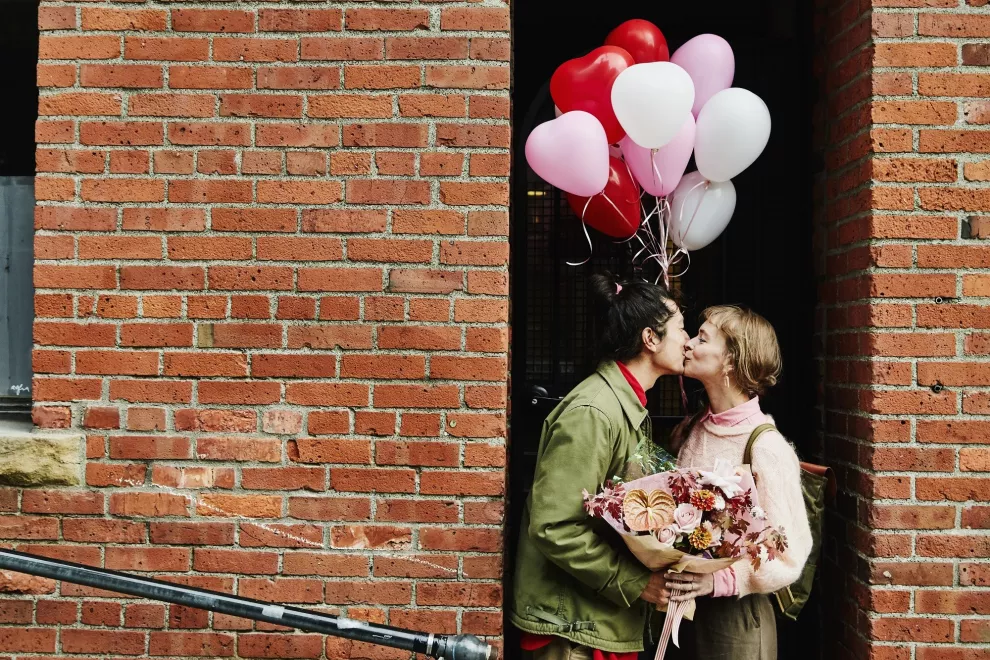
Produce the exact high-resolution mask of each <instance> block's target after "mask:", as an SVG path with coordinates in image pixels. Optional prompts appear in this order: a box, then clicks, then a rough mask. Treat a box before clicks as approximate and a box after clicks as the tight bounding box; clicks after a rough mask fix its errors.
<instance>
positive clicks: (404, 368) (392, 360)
mask: <svg viewBox="0 0 990 660" xmlns="http://www.w3.org/2000/svg"><path fill="white" fill-rule="evenodd" d="M340 375H341V377H342V378H362V379H363V378H376V379H383V380H390V379H413V380H419V379H423V378H425V376H426V358H424V357H423V356H421V355H407V356H396V355H374V354H371V355H355V354H347V355H345V356H344V357H343V359H342V361H341V366H340Z"/></svg>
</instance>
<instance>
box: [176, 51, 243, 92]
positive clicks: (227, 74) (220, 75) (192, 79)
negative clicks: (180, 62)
mask: <svg viewBox="0 0 990 660" xmlns="http://www.w3.org/2000/svg"><path fill="white" fill-rule="evenodd" d="M231 59H232V60H234V61H236V60H237V58H231ZM253 80H254V76H253V74H252V71H251V69H250V68H246V67H232V66H170V67H169V69H168V85H169V87H170V88H172V89H206V90H215V89H251V87H252V86H253V84H254V83H253Z"/></svg>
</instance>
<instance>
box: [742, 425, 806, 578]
mask: <svg viewBox="0 0 990 660" xmlns="http://www.w3.org/2000/svg"><path fill="white" fill-rule="evenodd" d="M752 469H753V473H754V474H755V475H756V480H757V481H756V491H757V496H758V498H759V505H760V506H761V507H762V508H763V510H764V511H765V512H766V514H767V520H768V522H769V523H770V524H771V525H773V526H774V527H776V528H777V529H779V530H781V531H782V532H783V533H784V535H785V536H786V537H787V549H786V550H785V551H784V552H783V553H782V554H780V555H778V556H777V557H776V558H775V559H774V560H773V561H767V562H763V564H762V565H761V566H760V569H759V570H758V571H754V570H753V566H752V564H750V563H749V562H748V561H746V560H743V561H740V562H737V563H736V564H735V565H734V566H733V569H734V570H735V574H736V588H737V590H738V593H739V596H740V597H742V596H747V595H749V594H752V593H761V594H769V593H773V592H775V591H777V590H778V589H781V588H783V587H786V586H788V585H790V584H793V583H794V582H795V581H796V580H797V579H798V578H799V577H800V576H801V571H802V570H803V569H804V564H805V562H806V561H807V560H808V555H809V554H810V553H811V546H812V538H811V527H810V526H809V525H808V514H807V512H806V511H805V509H804V496H803V495H802V492H801V466H800V464H799V462H798V457H797V454H795V453H794V449H793V448H792V447H791V446H790V445H789V444H788V443H787V441H786V440H785V439H784V437H783V436H782V435H780V434H779V433H776V432H773V431H768V432H766V433H764V434H763V435H762V436H761V437H760V440H759V441H758V442H757V443H756V445H755V446H754V447H753V464H752Z"/></svg>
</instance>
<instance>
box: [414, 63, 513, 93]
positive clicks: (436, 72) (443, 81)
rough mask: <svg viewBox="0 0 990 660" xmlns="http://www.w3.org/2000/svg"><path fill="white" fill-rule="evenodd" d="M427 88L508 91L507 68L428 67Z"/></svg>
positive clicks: (476, 66)
mask: <svg viewBox="0 0 990 660" xmlns="http://www.w3.org/2000/svg"><path fill="white" fill-rule="evenodd" d="M426 86H427V87H437V88H455V89H508V88H509V69H508V67H505V66H478V65H475V66H427V67H426Z"/></svg>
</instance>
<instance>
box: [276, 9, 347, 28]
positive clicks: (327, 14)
mask: <svg viewBox="0 0 990 660" xmlns="http://www.w3.org/2000/svg"><path fill="white" fill-rule="evenodd" d="M342 17H343V12H342V11H341V10H339V9H261V10H260V11H259V12H258V26H259V28H260V29H261V30H262V31H263V32H330V31H339V30H340V27H341V19H342Z"/></svg>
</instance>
